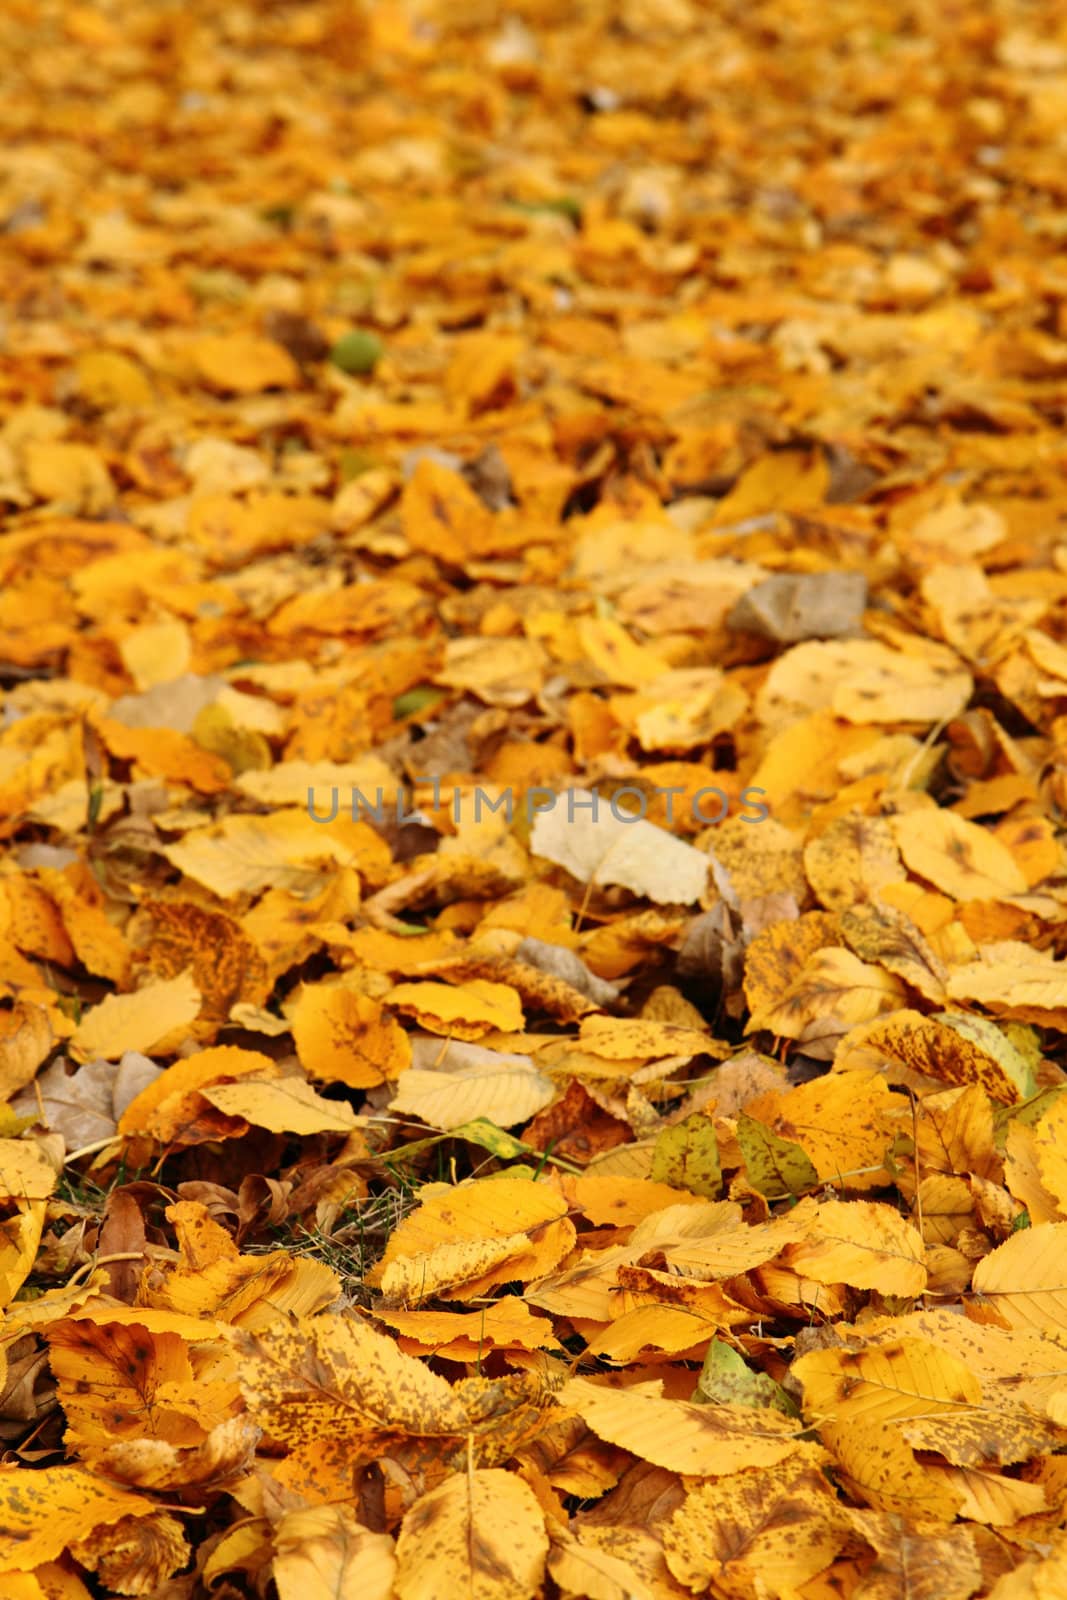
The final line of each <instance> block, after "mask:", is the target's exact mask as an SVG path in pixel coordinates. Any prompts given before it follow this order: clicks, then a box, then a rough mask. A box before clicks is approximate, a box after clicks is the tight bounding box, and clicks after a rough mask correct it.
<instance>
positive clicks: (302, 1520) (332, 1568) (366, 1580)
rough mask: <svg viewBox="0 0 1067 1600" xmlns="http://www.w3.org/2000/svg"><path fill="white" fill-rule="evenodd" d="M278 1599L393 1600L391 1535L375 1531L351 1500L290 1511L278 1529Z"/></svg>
mask: <svg viewBox="0 0 1067 1600" xmlns="http://www.w3.org/2000/svg"><path fill="white" fill-rule="evenodd" d="M274 1549H275V1556H274V1565H273V1567H272V1568H271V1571H272V1573H273V1575H274V1581H275V1583H276V1584H277V1586H278V1600H390V1596H391V1595H392V1593H393V1580H394V1577H395V1575H396V1557H395V1555H394V1553H393V1541H392V1539H391V1538H390V1537H389V1535H388V1534H387V1533H372V1532H371V1530H370V1529H369V1528H364V1527H363V1526H362V1525H361V1524H360V1523H359V1522H358V1521H357V1519H356V1516H355V1514H354V1512H353V1511H351V1510H350V1509H349V1507H348V1506H329V1505H327V1506H309V1507H307V1509H306V1510H301V1511H289V1512H287V1513H286V1515H285V1516H284V1517H282V1519H281V1521H280V1522H279V1523H278V1524H277V1526H276V1528H275V1530H274Z"/></svg>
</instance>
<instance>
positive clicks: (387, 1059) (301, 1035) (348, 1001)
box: [289, 984, 532, 1121]
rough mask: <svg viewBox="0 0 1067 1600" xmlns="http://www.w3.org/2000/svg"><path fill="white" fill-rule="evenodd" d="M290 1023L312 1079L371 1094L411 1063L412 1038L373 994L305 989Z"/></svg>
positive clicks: (321, 986) (330, 988)
mask: <svg viewBox="0 0 1067 1600" xmlns="http://www.w3.org/2000/svg"><path fill="white" fill-rule="evenodd" d="M289 1018H290V1023H291V1026H292V1030H293V1039H294V1041H295V1044H296V1051H297V1055H298V1056H299V1057H300V1064H301V1066H302V1067H303V1068H304V1071H305V1072H306V1073H307V1074H308V1076H309V1077H312V1078H319V1079H322V1080H324V1081H325V1082H327V1083H346V1084H348V1086H349V1088H352V1089H369V1088H372V1087H373V1086H374V1085H375V1084H378V1083H384V1082H386V1080H388V1079H390V1078H398V1077H399V1076H400V1074H401V1073H402V1072H404V1071H405V1070H406V1069H407V1068H408V1067H409V1066H410V1064H411V1045H410V1043H409V1041H408V1037H407V1035H406V1034H405V1032H404V1030H403V1029H402V1028H401V1027H400V1025H399V1023H398V1022H396V1021H395V1019H394V1018H392V1017H390V1016H389V1015H388V1014H387V1013H386V1012H385V1010H384V1009H383V1007H382V1005H381V1004H380V1002H379V1001H377V1000H374V999H372V998H371V997H370V995H364V994H357V993H355V991H353V990H351V989H345V988H342V987H340V986H339V985H332V986H327V985H324V984H319V985H316V986H312V985H309V984H305V985H304V987H303V988H302V989H301V990H300V993H299V996H298V997H297V1000H296V1004H295V1005H294V1006H293V1008H292V1010H291V1011H290V1012H289ZM531 1115H532V1113H531ZM462 1120H463V1119H462V1118H460V1121H462Z"/></svg>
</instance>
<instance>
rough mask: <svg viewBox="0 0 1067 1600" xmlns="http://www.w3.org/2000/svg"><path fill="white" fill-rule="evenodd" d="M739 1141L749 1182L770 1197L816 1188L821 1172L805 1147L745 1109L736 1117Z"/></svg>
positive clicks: (800, 1192) (799, 1192)
mask: <svg viewBox="0 0 1067 1600" xmlns="http://www.w3.org/2000/svg"><path fill="white" fill-rule="evenodd" d="M737 1142H738V1144H739V1145H740V1146H741V1153H742V1155H743V1156H744V1158H745V1170H746V1172H747V1173H748V1181H749V1183H750V1184H751V1185H752V1187H753V1189H755V1190H756V1192H757V1193H758V1194H762V1195H766V1197H767V1199H768V1200H780V1199H781V1198H782V1197H783V1196H784V1195H787V1194H802V1193H803V1192H804V1191H805V1190H806V1189H814V1188H817V1186H818V1183H819V1174H818V1173H817V1172H816V1170H815V1168H814V1167H813V1166H812V1164H811V1161H810V1159H809V1157H808V1156H807V1154H806V1153H805V1151H803V1150H802V1149H801V1148H800V1146H799V1145H798V1144H793V1142H792V1141H791V1140H790V1139H781V1138H779V1136H778V1135H777V1134H776V1133H772V1132H771V1130H770V1128H765V1127H764V1125H763V1123H762V1122H757V1121H756V1119H755V1117H750V1116H747V1115H746V1113H745V1112H744V1111H742V1112H741V1114H740V1116H739V1117H738V1119H737Z"/></svg>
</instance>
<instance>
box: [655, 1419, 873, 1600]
mask: <svg viewBox="0 0 1067 1600" xmlns="http://www.w3.org/2000/svg"><path fill="white" fill-rule="evenodd" d="M820 1454H821V1452H820ZM850 1531H851V1530H850V1529H849V1525H848V1521H847V1518H846V1516H845V1514H844V1512H843V1511H842V1509H841V1507H840V1506H839V1504H838V1501H837V1497H836V1495H835V1494H834V1492H833V1490H832V1489H831V1488H830V1485H829V1484H828V1483H827V1481H826V1478H825V1477H824V1476H823V1474H822V1473H821V1472H820V1471H819V1466H818V1462H817V1460H816V1461H813V1460H812V1459H811V1457H810V1455H807V1454H805V1453H803V1452H801V1451H799V1450H798V1451H796V1452H795V1453H794V1454H792V1455H790V1456H789V1457H787V1458H786V1459H785V1460H784V1461H779V1462H775V1463H772V1464H771V1465H769V1466H766V1467H763V1468H762V1470H760V1471H759V1472H755V1471H749V1472H737V1473H734V1474H732V1475H731V1476H730V1477H725V1478H718V1479H717V1480H716V1481H715V1482H714V1483H702V1484H699V1485H698V1486H696V1487H694V1488H692V1489H690V1491H689V1493H688V1494H687V1495H686V1498H685V1503H684V1504H683V1505H682V1506H680V1507H679V1508H678V1510H677V1511H676V1512H675V1513H674V1515H673V1516H672V1517H671V1519H670V1521H669V1522H668V1523H667V1525H666V1527H665V1528H664V1530H663V1548H664V1554H665V1555H666V1558H667V1565H668V1567H669V1568H670V1570H671V1572H672V1573H673V1574H674V1576H675V1577H676V1578H677V1579H678V1580H679V1581H680V1582H681V1583H684V1584H685V1585H686V1587H687V1588H688V1589H691V1590H693V1591H694V1592H695V1593H704V1592H708V1593H713V1594H715V1595H717V1596H718V1595H721V1596H722V1597H723V1600H749V1596H751V1595H753V1594H757V1593H758V1592H759V1589H758V1584H759V1580H760V1575H761V1574H763V1573H769V1572H773V1574H774V1583H775V1587H776V1589H778V1590H779V1592H781V1593H785V1592H791V1591H792V1590H794V1589H796V1588H798V1587H799V1586H800V1585H801V1584H804V1583H806V1582H807V1581H808V1579H809V1578H813V1577H814V1576H815V1574H816V1573H817V1572H821V1571H822V1569H823V1568H824V1567H827V1566H829V1564H830V1562H831V1561H832V1560H833V1559H834V1557H835V1556H836V1555H837V1553H838V1551H839V1550H840V1549H841V1547H842V1546H843V1545H844V1544H845V1542H846V1540H847V1538H848V1536H849V1533H850Z"/></svg>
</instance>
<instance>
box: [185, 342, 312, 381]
mask: <svg viewBox="0 0 1067 1600" xmlns="http://www.w3.org/2000/svg"><path fill="white" fill-rule="evenodd" d="M190 354H191V356H192V359H193V363H194V365H195V367H196V371H197V373H198V375H199V376H200V378H201V379H202V380H203V381H204V382H205V383H208V384H210V385H211V386H212V388H215V389H221V390H222V391H223V392H224V393H229V394H260V393H261V392H262V391H263V390H264V389H293V388H295V387H296V386H297V384H298V383H299V382H300V371H299V368H298V367H297V365H296V362H295V361H294V360H293V358H292V356H291V355H290V354H289V352H288V351H287V350H283V349H282V347H281V345H279V344H274V343H272V341H271V340H269V339H260V338H258V337H257V336H256V335H255V334H251V333H230V334H217V335H209V336H208V337H206V338H202V339H198V340H197V341H196V343H195V344H194V345H193V347H192V350H191V352H190Z"/></svg>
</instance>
